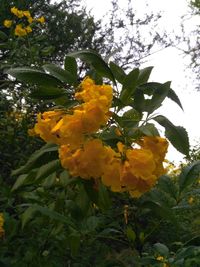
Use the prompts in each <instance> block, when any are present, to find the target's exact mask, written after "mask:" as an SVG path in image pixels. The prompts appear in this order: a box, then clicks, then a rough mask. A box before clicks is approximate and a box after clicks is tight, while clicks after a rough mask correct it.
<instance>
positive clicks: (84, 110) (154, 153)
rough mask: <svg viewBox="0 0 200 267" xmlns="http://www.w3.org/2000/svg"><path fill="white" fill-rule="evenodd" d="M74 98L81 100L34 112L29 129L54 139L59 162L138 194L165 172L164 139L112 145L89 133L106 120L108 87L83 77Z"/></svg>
mask: <svg viewBox="0 0 200 267" xmlns="http://www.w3.org/2000/svg"><path fill="white" fill-rule="evenodd" d="M78 89H79V90H78V92H77V93H76V94H75V98H76V99H77V100H79V101H81V104H80V105H78V106H76V107H75V108H73V109H72V110H70V111H68V113H67V111H64V110H57V111H48V112H44V113H43V114H39V115H38V121H37V123H36V124H35V127H34V133H35V134H36V135H39V136H40V137H41V138H42V139H43V140H45V141H46V142H53V143H56V144H58V145H59V146H60V147H59V157H60V160H61V164H62V166H63V167H64V168H66V169H67V170H68V171H69V173H70V174H71V175H72V176H74V177H81V178H83V179H86V180H88V179H101V181H102V183H103V184H104V185H106V186H108V187H110V188H111V190H112V191H114V192H124V191H128V192H129V193H130V195H131V196H133V197H139V196H141V195H142V194H143V193H145V192H146V191H148V190H150V189H151V187H152V186H154V185H155V183H156V181H157V179H158V177H159V176H161V175H163V174H164V173H165V169H164V167H163V161H164V157H165V154H166V152H167V148H168V142H167V141H166V139H164V138H161V137H158V136H157V137H148V136H145V137H143V138H142V139H141V140H139V141H138V144H137V145H138V148H132V147H131V148H130V147H129V148H127V147H125V145H123V144H122V143H121V142H119V143H118V144H117V149H116V150H114V149H113V148H111V147H110V146H108V145H105V144H103V142H102V141H101V140H100V139H97V138H94V137H92V134H94V133H96V132H97V131H98V130H99V129H100V127H101V126H105V125H106V123H107V121H108V119H109V108H110V107H111V103H112V97H113V92H112V87H111V86H110V85H96V84H95V83H94V81H93V80H92V79H90V78H89V77H86V78H85V79H84V80H83V82H82V83H81V84H80V86H79V88H78Z"/></svg>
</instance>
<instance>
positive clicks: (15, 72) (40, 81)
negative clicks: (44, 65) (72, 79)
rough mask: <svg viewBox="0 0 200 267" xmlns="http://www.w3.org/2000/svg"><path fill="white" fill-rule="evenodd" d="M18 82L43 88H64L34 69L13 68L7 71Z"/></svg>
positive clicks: (55, 79) (58, 82) (49, 76)
mask: <svg viewBox="0 0 200 267" xmlns="http://www.w3.org/2000/svg"><path fill="white" fill-rule="evenodd" d="M6 73H7V74H9V75H11V76H13V77H15V78H16V79H17V80H19V81H22V82H25V83H30V84H35V85H37V86H43V87H48V86H50V87H56V86H62V82H61V81H60V80H58V79H57V78H55V77H54V76H51V75H49V74H47V73H45V72H42V71H40V70H36V69H33V68H28V67H26V68H13V69H9V70H7V71H6Z"/></svg>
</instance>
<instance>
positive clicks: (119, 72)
mask: <svg viewBox="0 0 200 267" xmlns="http://www.w3.org/2000/svg"><path fill="white" fill-rule="evenodd" d="M110 68H111V71H112V73H113V75H114V76H115V79H116V80H117V81H118V82H119V83H121V84H123V82H124V79H125V77H126V73H125V72H124V70H123V69H122V68H120V67H119V66H118V65H117V64H115V63H114V62H112V61H111V62H110Z"/></svg>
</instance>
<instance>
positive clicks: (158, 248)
mask: <svg viewBox="0 0 200 267" xmlns="http://www.w3.org/2000/svg"><path fill="white" fill-rule="evenodd" d="M153 247H154V249H155V250H156V251H157V252H158V254H160V255H161V256H164V257H167V256H168V255H169V249H168V247H167V246H166V245H164V244H161V243H156V244H154V245H153Z"/></svg>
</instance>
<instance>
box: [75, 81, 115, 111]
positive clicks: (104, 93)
mask: <svg viewBox="0 0 200 267" xmlns="http://www.w3.org/2000/svg"><path fill="white" fill-rule="evenodd" d="M75 97H76V99H77V100H82V101H84V102H89V101H91V100H93V99H95V100H100V101H101V105H103V106H104V107H105V109H106V110H108V109H109V108H110V107H111V104H112V98H113V89H112V87H111V86H110V85H106V84H103V85H96V84H95V83H94V81H93V80H92V79H90V78H89V77H86V78H85V79H84V80H83V81H82V83H81V84H80V91H79V92H77V93H76V94H75Z"/></svg>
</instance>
